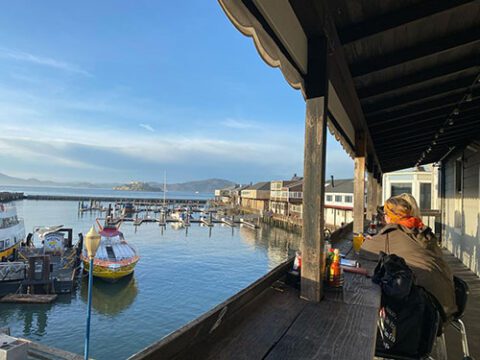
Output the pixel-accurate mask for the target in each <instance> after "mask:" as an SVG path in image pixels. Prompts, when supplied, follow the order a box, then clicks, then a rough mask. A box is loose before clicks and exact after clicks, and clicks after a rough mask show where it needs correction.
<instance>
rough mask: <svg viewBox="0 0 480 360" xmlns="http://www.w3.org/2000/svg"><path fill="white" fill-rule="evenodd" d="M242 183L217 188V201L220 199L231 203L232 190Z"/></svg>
mask: <svg viewBox="0 0 480 360" xmlns="http://www.w3.org/2000/svg"><path fill="white" fill-rule="evenodd" d="M239 186H240V185H232V186H228V187H226V188H223V189H217V190H215V201H219V202H222V203H225V204H230V203H231V200H232V191H233V190H235V189H236V188H238V187H239Z"/></svg>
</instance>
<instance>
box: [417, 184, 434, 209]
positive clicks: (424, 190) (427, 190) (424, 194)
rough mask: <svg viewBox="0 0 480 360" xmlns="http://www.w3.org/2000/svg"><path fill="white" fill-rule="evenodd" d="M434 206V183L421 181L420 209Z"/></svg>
mask: <svg viewBox="0 0 480 360" xmlns="http://www.w3.org/2000/svg"><path fill="white" fill-rule="evenodd" d="M431 208H432V184H430V183H420V210H430V209H431Z"/></svg>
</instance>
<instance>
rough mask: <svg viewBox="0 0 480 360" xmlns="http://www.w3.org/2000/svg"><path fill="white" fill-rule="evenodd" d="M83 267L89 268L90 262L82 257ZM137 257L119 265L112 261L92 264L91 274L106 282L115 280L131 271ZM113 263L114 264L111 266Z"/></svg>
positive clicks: (133, 268)
mask: <svg viewBox="0 0 480 360" xmlns="http://www.w3.org/2000/svg"><path fill="white" fill-rule="evenodd" d="M82 261H83V269H84V270H85V271H87V272H88V271H89V270H90V263H89V261H88V260H86V259H85V258H83V257H82ZM137 262H138V258H136V259H134V260H132V261H131V262H130V263H129V264H125V265H119V264H115V263H112V264H110V265H103V264H102V265H101V264H95V263H94V264H93V276H95V277H97V278H100V279H102V280H105V281H108V282H115V281H117V280H119V279H121V278H124V277H125V276H128V275H130V274H132V273H133V271H134V270H135V265H137ZM112 265H115V266H112Z"/></svg>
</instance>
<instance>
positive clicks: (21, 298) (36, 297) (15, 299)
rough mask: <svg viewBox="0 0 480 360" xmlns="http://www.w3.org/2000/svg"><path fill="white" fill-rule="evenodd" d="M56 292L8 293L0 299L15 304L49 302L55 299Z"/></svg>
mask: <svg viewBox="0 0 480 360" xmlns="http://www.w3.org/2000/svg"><path fill="white" fill-rule="evenodd" d="M56 298H57V294H41V295H40V294H9V295H5V296H4V297H2V298H1V299H0V302H1V303H17V304H50V303H52V302H54V301H55V299H56Z"/></svg>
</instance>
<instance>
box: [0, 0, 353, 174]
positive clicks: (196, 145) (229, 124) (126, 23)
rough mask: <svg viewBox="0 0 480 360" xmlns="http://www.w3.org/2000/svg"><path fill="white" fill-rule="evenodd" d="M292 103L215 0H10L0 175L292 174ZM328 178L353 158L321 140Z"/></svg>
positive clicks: (2, 51) (296, 96)
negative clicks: (326, 148)
mask: <svg viewBox="0 0 480 360" xmlns="http://www.w3.org/2000/svg"><path fill="white" fill-rule="evenodd" d="M304 113H305V103H304V100H303V98H302V96H301V94H300V92H299V91H297V90H294V89H292V88H291V87H290V86H289V85H288V84H287V83H286V81H285V80H284V79H283V76H282V74H281V72H280V71H279V69H274V68H271V67H269V66H268V65H266V64H265V63H264V62H263V61H262V60H261V58H260V56H259V55H258V54H257V52H256V50H255V47H254V45H253V42H252V40H251V39H250V38H247V37H245V36H243V35H242V34H240V32H238V31H237V30H236V29H235V28H234V26H233V25H232V24H231V23H230V22H229V20H228V19H227V17H226V16H225V15H224V13H223V12H222V10H221V7H220V6H219V5H218V3H217V2H216V1H196V0H190V1H181V2H180V1H166V0H164V1H119V0H115V1H113V0H111V1H110V0H102V1H76V2H72V1H68V2H67V1H34V0H31V1H21V0H16V1H10V2H5V3H4V4H3V6H2V11H1V12H0V164H1V166H0V172H1V173H5V174H8V175H13V176H20V177H36V178H39V179H49V180H87V181H94V182H105V181H115V182H116V181H130V180H144V181H150V180H157V181H162V179H163V172H164V171H165V170H166V171H167V174H168V178H169V182H170V181H172V182H173V181H187V180H194V179H205V178H210V177H218V178H224V179H230V180H232V181H237V182H243V183H245V182H250V181H260V180H269V179H282V178H288V177H290V176H291V175H292V174H293V173H298V174H301V173H302V168H303V141H304ZM327 159H328V161H327V175H328V176H330V175H335V177H337V178H342V177H351V176H352V172H353V162H352V160H351V159H350V158H349V157H348V156H347V155H346V154H345V153H344V151H343V149H342V148H341V147H340V145H339V144H338V143H336V141H335V140H334V139H333V138H332V137H331V136H329V138H328V152H327Z"/></svg>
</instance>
